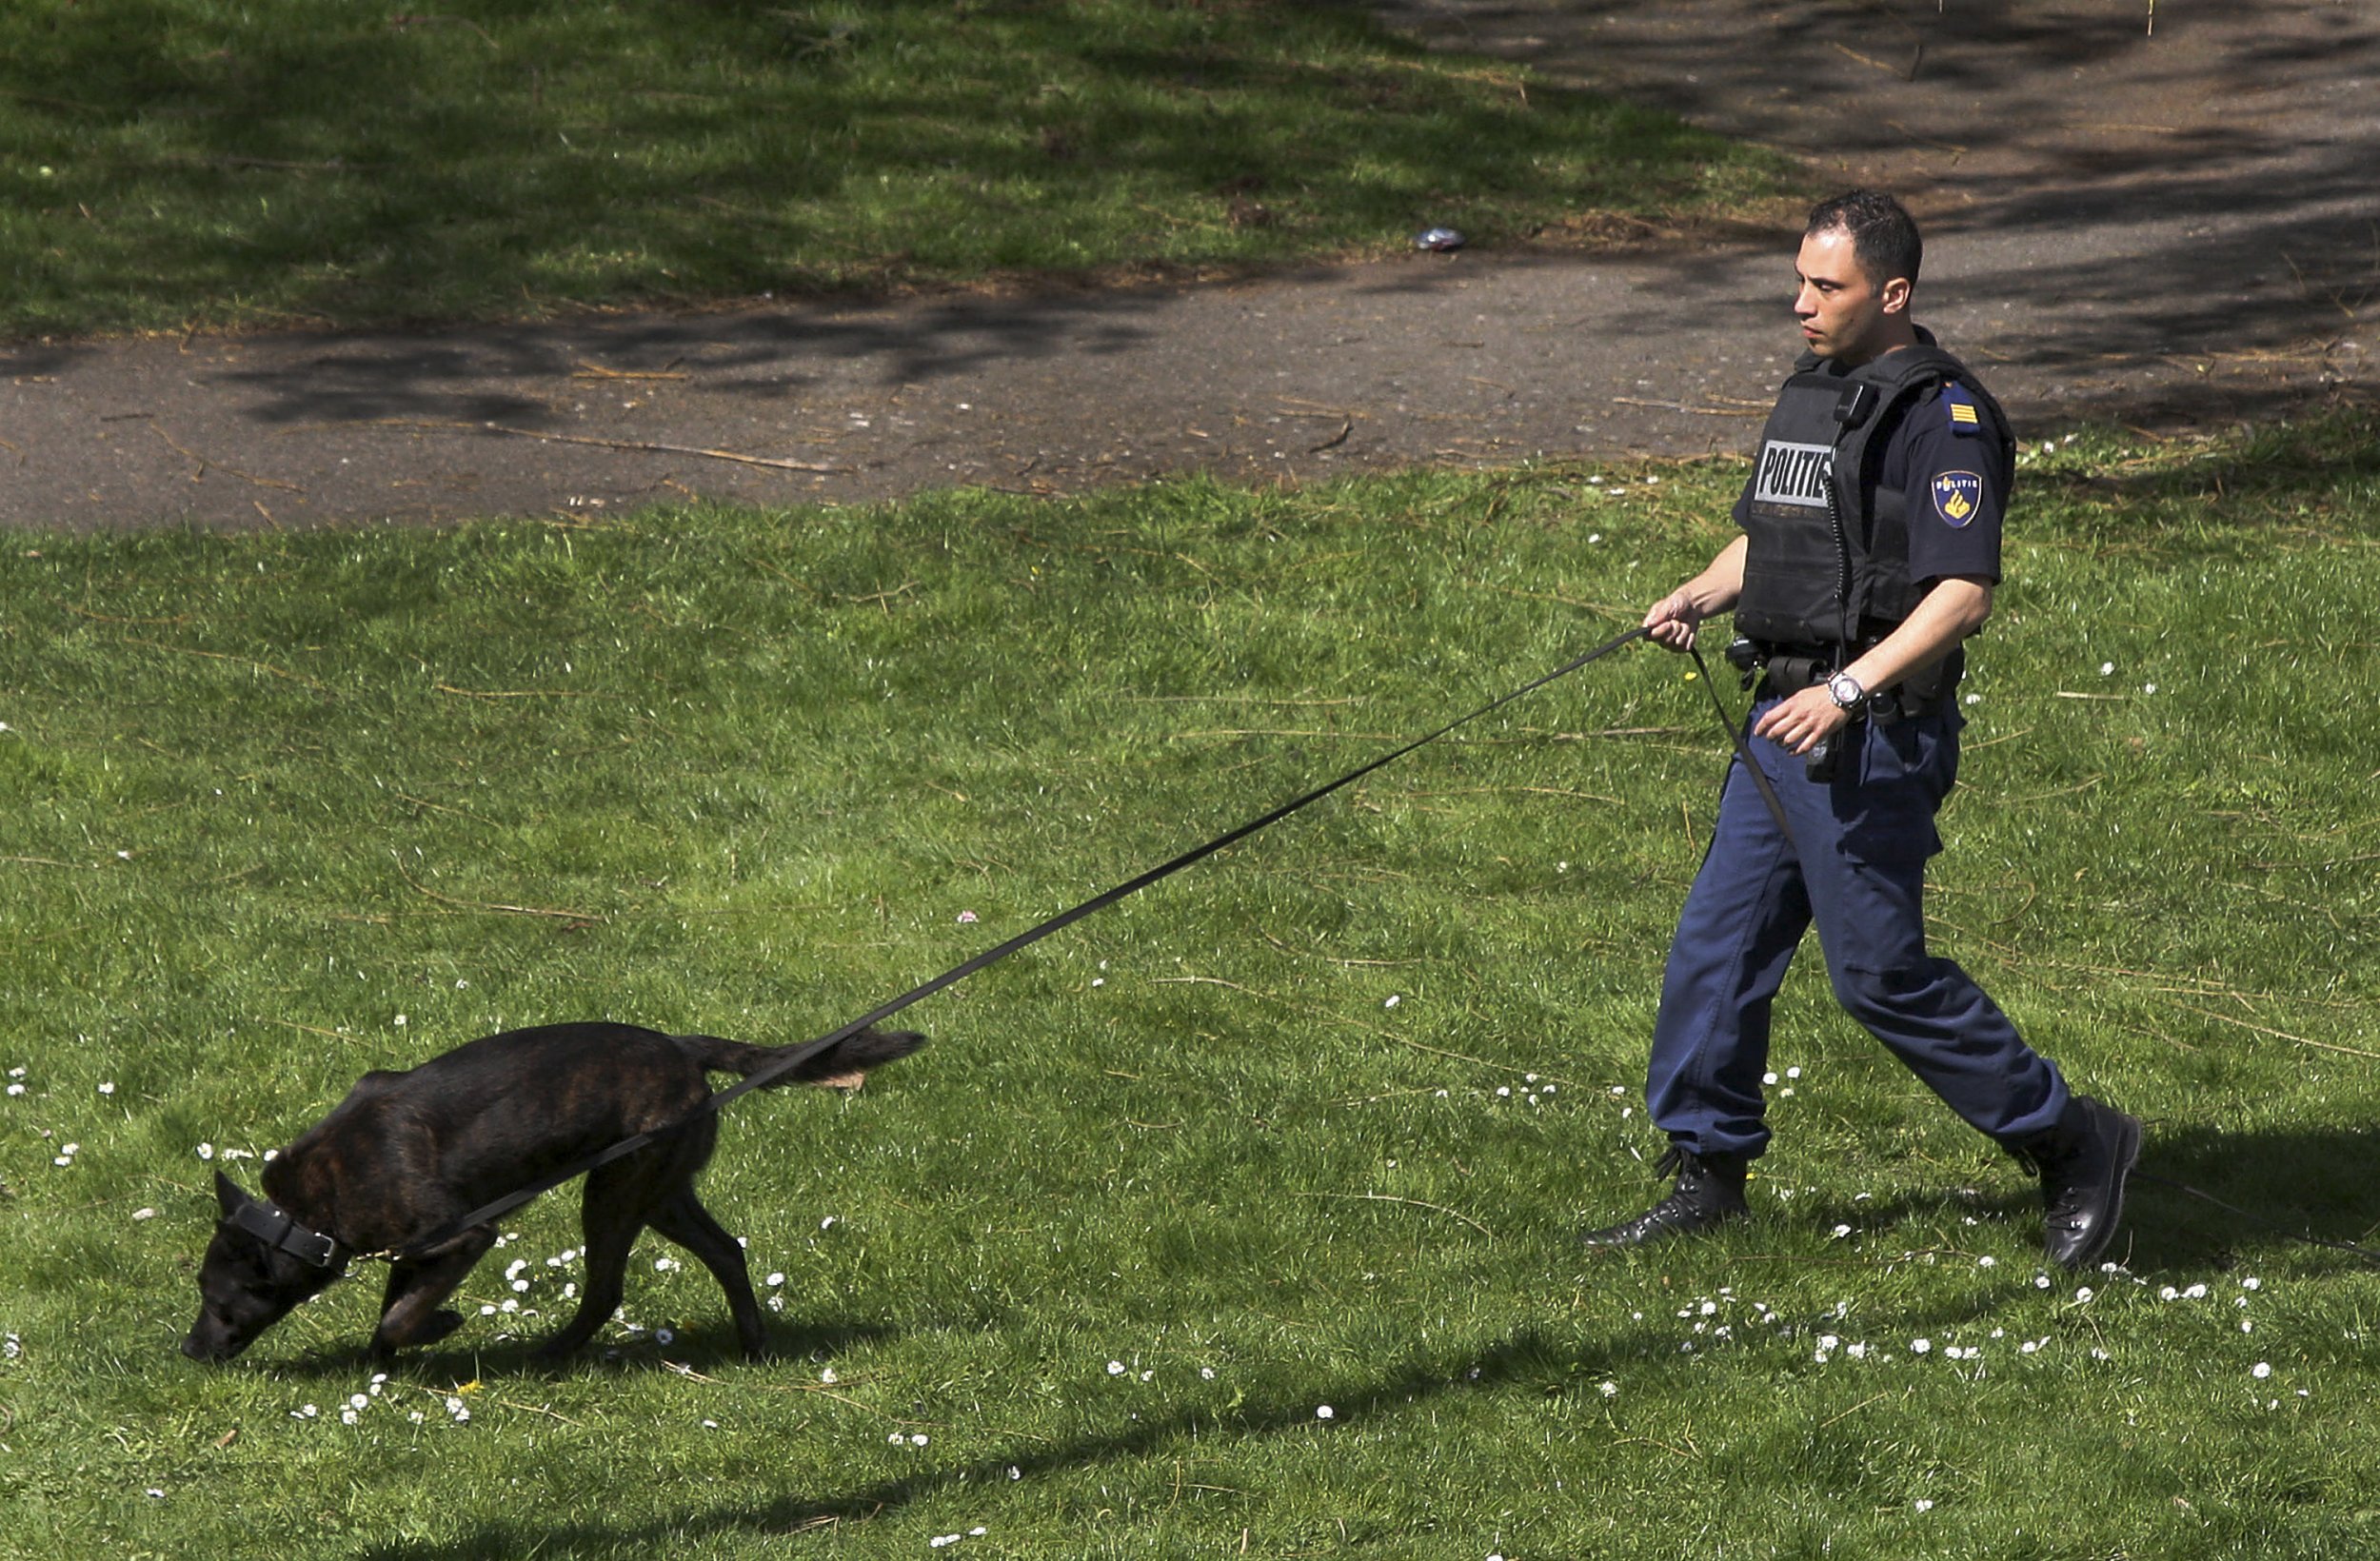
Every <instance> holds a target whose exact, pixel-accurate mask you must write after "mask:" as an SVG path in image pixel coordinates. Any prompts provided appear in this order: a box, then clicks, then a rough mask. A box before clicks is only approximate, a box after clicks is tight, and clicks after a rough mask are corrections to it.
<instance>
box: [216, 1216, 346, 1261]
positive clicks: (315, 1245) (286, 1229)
mask: <svg viewBox="0 0 2380 1561" xmlns="http://www.w3.org/2000/svg"><path fill="white" fill-rule="evenodd" d="M231 1223H233V1224H234V1225H237V1226H238V1227H239V1228H240V1229H242V1230H244V1231H246V1232H248V1235H252V1236H254V1237H256V1239H258V1240H259V1241H262V1242H263V1243H264V1244H265V1245H267V1246H268V1247H270V1248H272V1249H273V1250H274V1251H276V1252H286V1253H288V1255H290V1256H292V1257H296V1258H301V1259H303V1260H304V1261H306V1262H308V1263H311V1264H313V1265H314V1267H316V1268H321V1269H327V1268H331V1267H334V1266H336V1261H335V1260H336V1259H337V1257H338V1255H339V1242H338V1239H337V1238H336V1237H335V1236H328V1235H323V1233H322V1232H320V1231H316V1230H308V1229H307V1227H306V1226H304V1225H301V1224H299V1223H298V1222H297V1221H296V1220H295V1219H293V1218H291V1217H290V1216H289V1215H288V1214H286V1213H285V1212H283V1211H282V1210H280V1209H277V1208H275V1207H274V1206H273V1205H271V1204H269V1203H267V1202H265V1201H263V1200H262V1199H253V1200H251V1201H249V1202H247V1203H243V1204H241V1205H240V1206H239V1207H238V1208H237V1209H235V1210H233V1211H232V1213H231Z"/></svg>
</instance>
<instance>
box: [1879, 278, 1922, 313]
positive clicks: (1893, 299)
mask: <svg viewBox="0 0 2380 1561" xmlns="http://www.w3.org/2000/svg"><path fill="white" fill-rule="evenodd" d="M1913 290H1914V285H1913V284H1912V283H1911V282H1910V280H1909V278H1907V277H1905V276H1896V277H1894V278H1893V280H1892V281H1890V282H1887V283H1886V284H1885V285H1884V286H1883V287H1878V288H1877V289H1876V299H1877V302H1879V303H1880V304H1882V305H1883V306H1884V312H1885V313H1887V314H1907V313H1908V312H1909V295H1910V293H1911V292H1912V291H1913Z"/></svg>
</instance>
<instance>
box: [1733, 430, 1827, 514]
mask: <svg viewBox="0 0 2380 1561" xmlns="http://www.w3.org/2000/svg"><path fill="white" fill-rule="evenodd" d="M1834 467H1835V446H1834V445H1794V444H1789V443H1787V442H1786V441H1784V440H1781V439H1772V440H1770V441H1769V442H1768V443H1767V444H1765V445H1761V446H1760V469H1759V471H1758V473H1757V474H1756V478H1755V481H1754V483H1753V484H1752V497H1753V498H1754V500H1755V501H1756V502H1758V503H1761V504H1825V503H1826V477H1827V473H1828V472H1830V471H1832V470H1833V469H1834Z"/></svg>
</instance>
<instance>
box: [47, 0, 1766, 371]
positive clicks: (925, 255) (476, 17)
mask: <svg viewBox="0 0 2380 1561" xmlns="http://www.w3.org/2000/svg"><path fill="white" fill-rule="evenodd" d="M0 152H4V153H5V155H0V272H5V274H7V275H8V277H9V278H10V286H9V287H8V288H7V289H6V292H5V296H0V339H5V338H6V337H9V336H21V335H33V334H39V333H43V332H69V333H71V332H88V331H95V330H121V329H178V328H183V327H185V326H255V325H283V324H292V323H300V322H307V323H315V322H320V323H330V324H362V323H380V322H388V321H403V320H415V319H430V318H436V319H486V318H490V317H512V316H522V315H540V314H545V313H548V312H551V311H553V310H555V309H558V308H564V307H568V306H613V305H638V304H651V303H657V302H666V303H684V302H695V301H703V300H710V299H731V298H750V297H754V296H756V295H760V294H763V293H769V292H779V293H783V292H790V291H811V290H818V289H829V288H850V287H865V288H877V287H886V286H897V285H903V284H909V283H949V282H964V281H969V280H973V279H980V278H984V277H989V276H995V275H999V274H1002V273H1006V272H1015V271H1031V272H1058V273H1081V274H1101V275H1112V274H1116V273H1118V272H1121V271H1125V270H1129V269H1131V268H1134V267H1144V266H1150V265H1155V266H1159V267H1177V268H1178V267H1191V268H1197V267H1216V266H1232V265H1239V264H1245V263H1263V262H1279V261H1283V260H1294V259H1306V258H1313V257H1317V256H1335V255H1345V254H1371V253H1378V252H1381V251H1383V250H1385V249H1387V248H1390V247H1398V246H1402V245H1406V244H1409V243H1410V241H1411V239H1412V236H1413V234H1414V232H1415V230H1416V229H1418V228H1419V227H1426V226H1431V225H1437V224H1453V225H1455V226H1457V227H1461V228H1464V229H1466V230H1467V231H1468V232H1469V233H1470V234H1471V235H1472V237H1473V238H1474V240H1475V241H1478V242H1481V243H1487V244H1502V243H1510V242H1515V241H1519V240H1523V239H1525V238H1527V237H1528V236H1529V235H1531V234H1533V233H1535V232H1537V231H1538V230H1540V229H1543V228H1548V227H1553V228H1567V227H1577V226H1579V225H1584V227H1586V228H1587V229H1589V230H1601V229H1614V230H1625V231H1628V232H1632V233H1634V232H1640V231H1641V230H1642V229H1643V227H1644V226H1645V225H1647V224H1651V225H1653V226H1656V227H1657V226H1659V225H1661V224H1663V223H1666V222H1668V221H1670V220H1672V219H1680V220H1688V221H1692V220H1698V219H1707V218H1713V217H1718V218H1724V217H1727V216H1729V215H1732V214H1734V213H1735V211H1736V210H1737V209H1738V208H1739V207H1743V206H1744V205H1745V204H1746V203H1748V202H1756V201H1757V200H1759V199H1760V198H1761V197H1763V196H1765V195H1769V194H1773V193H1775V191H1776V189H1777V188H1779V185H1780V182H1781V178H1782V174H1781V167H1782V165H1781V164H1780V163H1779V162H1778V160H1777V159H1775V157H1773V156H1771V155H1769V154H1766V153H1762V152H1758V151H1755V150H1751V149H1748V148H1735V147H1732V146H1730V145H1729V144H1727V143H1725V142H1723V141H1721V140H1719V139H1718V138H1716V137H1714V136H1711V135H1708V134H1705V133H1703V132H1700V131H1696V130H1693V129H1690V128H1687V127H1686V126H1684V125H1683V124H1682V123H1680V122H1679V121H1677V120H1676V119H1675V118H1672V117H1670V116H1668V115H1665V114H1657V113H1654V112H1651V111H1647V110H1638V109H1628V108H1625V107H1622V106H1619V105H1616V104H1615V103H1613V102H1610V101H1608V100H1605V99H1602V98H1598V97H1595V96H1592V95H1589V94H1585V93H1581V92H1578V91H1575V90H1567V89H1561V88H1557V87H1555V86H1552V85H1550V84H1546V83H1542V82H1538V81H1536V80H1533V79H1531V78H1530V77H1529V76H1528V75H1527V74H1526V73H1525V72H1524V71H1523V70H1521V69H1519V68H1517V67H1512V66H1503V65H1495V64H1491V63H1489V62H1486V61H1481V60H1473V59H1462V58H1455V57H1449V56H1443V55H1437V54H1430V53H1425V52H1424V51H1422V50H1421V49H1418V48H1417V47H1415V46H1413V45H1411V44H1409V43H1406V42H1403V41H1401V40H1398V39H1396V38H1394V37H1391V36H1390V35H1388V34H1386V33H1384V32H1382V31H1380V30H1378V29H1376V28H1374V27H1371V26H1370V25H1368V24H1367V23H1366V22H1365V21H1364V20H1363V19H1362V16H1361V12H1360V11H1359V10H1354V9H1351V8H1341V7H1333V6H1320V7H1317V6H1311V5H1296V4H1286V3H1263V0H1224V3H1214V4H1167V3H1163V0H1067V3H1062V4H1061V3H1057V0H1039V3H1031V0H1027V3H1002V0H985V3H981V4H976V3H967V0H962V3H959V4H955V5H954V4H951V3H949V0H933V3H926V0H876V3H872V4H867V5H856V4H817V5H811V4H791V5H785V6H770V5H757V4H744V3H732V4H731V3H704V0H620V3H617V4H607V5H590V4H585V3H582V0H530V3H526V4H519V3H506V4H497V3H493V0H459V3H457V4H453V5H444V6H441V7H439V8H438V10H437V14H404V13H393V12H392V11H391V10H389V9H388V8H387V7H380V6H361V5H348V4H326V3H324V0H240V3H238V4H230V3H228V0H154V3H151V4H146V5H141V6H131V7H128V6H91V5H79V4H75V3H73V0H23V3H20V4H12V5H10V6H9V7H7V8H5V9H0Z"/></svg>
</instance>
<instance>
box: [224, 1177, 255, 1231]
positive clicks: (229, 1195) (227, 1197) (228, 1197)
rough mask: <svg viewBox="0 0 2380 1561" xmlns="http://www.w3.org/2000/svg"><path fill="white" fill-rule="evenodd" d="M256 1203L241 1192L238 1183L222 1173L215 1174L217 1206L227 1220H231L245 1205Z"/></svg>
mask: <svg viewBox="0 0 2380 1561" xmlns="http://www.w3.org/2000/svg"><path fill="white" fill-rule="evenodd" d="M255 1201H256V1200H255V1199H254V1198H252V1197H249V1196H248V1195H247V1194H246V1193H244V1192H242V1191H241V1190H240V1184H239V1183H238V1182H236V1181H233V1180H232V1179H231V1178H230V1177H229V1176H225V1175H224V1174H223V1173H222V1172H220V1171H218V1172H216V1173H215V1206H216V1207H217V1208H219V1209H221V1210H222V1211H223V1213H224V1217H225V1218H227V1219H228V1218H229V1217H230V1216H231V1215H233V1214H234V1213H235V1212H237V1211H238V1210H239V1208H240V1207H241V1206H242V1205H243V1204H248V1203H253V1202H255Z"/></svg>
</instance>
